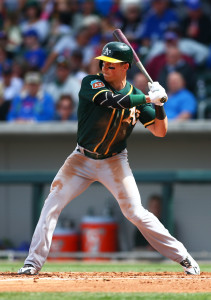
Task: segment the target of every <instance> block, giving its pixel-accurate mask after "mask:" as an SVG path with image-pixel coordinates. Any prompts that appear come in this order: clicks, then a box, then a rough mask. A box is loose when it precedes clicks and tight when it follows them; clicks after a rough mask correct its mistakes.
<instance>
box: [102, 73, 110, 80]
mask: <svg viewBox="0 0 211 300" xmlns="http://www.w3.org/2000/svg"><path fill="white" fill-rule="evenodd" d="M103 76H104V78H105V79H109V78H110V77H111V76H110V74H108V73H104V72H103Z"/></svg>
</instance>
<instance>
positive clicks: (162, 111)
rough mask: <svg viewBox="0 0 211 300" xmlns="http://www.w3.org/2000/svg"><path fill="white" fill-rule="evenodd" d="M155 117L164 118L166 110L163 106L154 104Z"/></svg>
mask: <svg viewBox="0 0 211 300" xmlns="http://www.w3.org/2000/svg"><path fill="white" fill-rule="evenodd" d="M155 117H156V119H158V120H164V119H165V117H166V112H165V109H164V107H163V106H159V105H155Z"/></svg>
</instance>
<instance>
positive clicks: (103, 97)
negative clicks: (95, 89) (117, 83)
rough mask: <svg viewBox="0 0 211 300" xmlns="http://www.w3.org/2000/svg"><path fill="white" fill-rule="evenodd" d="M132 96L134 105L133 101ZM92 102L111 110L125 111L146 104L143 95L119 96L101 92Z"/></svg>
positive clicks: (109, 92)
mask: <svg viewBox="0 0 211 300" xmlns="http://www.w3.org/2000/svg"><path fill="white" fill-rule="evenodd" d="M134 96H136V97H135V98H136V99H135V100H136V101H135V103H134V101H133V99H134ZM93 101H94V103H95V104H97V105H100V106H104V107H109V108H113V109H126V108H131V107H134V106H137V105H140V104H146V97H145V95H144V94H142V95H121V94H117V95H115V94H113V93H112V92H111V91H102V92H101V93H99V94H97V95H96V96H95V97H93Z"/></svg>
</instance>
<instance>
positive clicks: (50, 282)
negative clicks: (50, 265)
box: [0, 272, 211, 293]
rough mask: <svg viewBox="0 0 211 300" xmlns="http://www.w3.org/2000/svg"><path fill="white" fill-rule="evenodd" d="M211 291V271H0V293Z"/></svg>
mask: <svg viewBox="0 0 211 300" xmlns="http://www.w3.org/2000/svg"><path fill="white" fill-rule="evenodd" d="M71 291H72V292H73V291H74V292H169V293H171V292H172V293H199V292H203V293H205V292H211V273H208V272H202V274H201V275H199V276H190V275H185V274H183V273H181V272H177V273H176V272H147V273H140V272H84V273H81V272H53V273H52V272H41V273H40V274H39V275H36V276H35V275H33V276H27V275H17V274H16V273H11V272H6V273H0V292H71Z"/></svg>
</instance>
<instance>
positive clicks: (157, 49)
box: [145, 26, 209, 66]
mask: <svg viewBox="0 0 211 300" xmlns="http://www.w3.org/2000/svg"><path fill="white" fill-rule="evenodd" d="M171 45H177V46H178V47H179V49H180V51H181V53H182V54H183V57H184V58H185V56H186V58H187V56H189V57H191V58H192V61H193V63H194V64H195V65H196V66H201V65H203V64H204V63H205V62H206V59H207V57H208V53H209V49H208V47H207V46H205V45H203V44H201V43H199V42H196V41H195V40H192V39H189V38H182V37H181V33H180V29H179V27H178V26H176V27H175V26H174V27H171V28H169V29H168V30H167V32H166V33H165V34H164V41H157V42H156V43H155V44H154V45H153V47H152V48H151V49H150V50H149V52H148V54H147V57H146V59H145V61H146V63H149V61H150V60H152V59H153V58H154V57H155V56H158V55H162V54H164V53H165V51H166V48H167V47H168V46H171ZM189 61H190V60H189Z"/></svg>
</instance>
